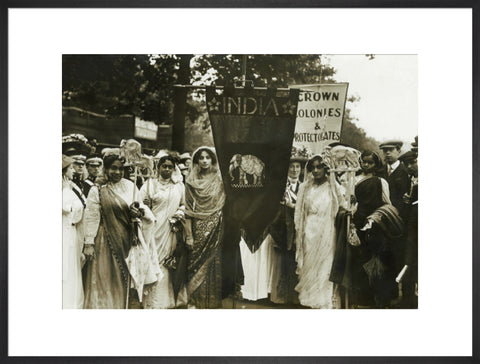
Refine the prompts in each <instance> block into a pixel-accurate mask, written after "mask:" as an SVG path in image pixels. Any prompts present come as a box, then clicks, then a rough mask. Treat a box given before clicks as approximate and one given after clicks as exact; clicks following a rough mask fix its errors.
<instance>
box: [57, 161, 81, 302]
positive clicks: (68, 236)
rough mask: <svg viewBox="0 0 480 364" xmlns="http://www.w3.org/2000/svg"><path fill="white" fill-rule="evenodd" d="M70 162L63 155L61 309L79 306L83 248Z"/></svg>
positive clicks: (79, 208)
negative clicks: (79, 233)
mask: <svg viewBox="0 0 480 364" xmlns="http://www.w3.org/2000/svg"><path fill="white" fill-rule="evenodd" d="M72 163H73V159H72V158H70V157H67V156H65V155H62V227H63V229H62V232H63V234H62V248H63V249H62V251H63V277H62V286H63V287H62V288H63V308H82V307H83V283H82V265H81V260H82V259H81V258H82V251H81V249H80V248H79V245H78V237H77V235H78V233H77V224H78V223H79V222H80V221H81V220H82V217H83V209H84V208H83V204H82V202H81V201H80V199H79V198H78V196H77V195H76V194H75V193H74V192H73V190H72V183H73V182H72V178H73V173H74V168H73V165H72Z"/></svg>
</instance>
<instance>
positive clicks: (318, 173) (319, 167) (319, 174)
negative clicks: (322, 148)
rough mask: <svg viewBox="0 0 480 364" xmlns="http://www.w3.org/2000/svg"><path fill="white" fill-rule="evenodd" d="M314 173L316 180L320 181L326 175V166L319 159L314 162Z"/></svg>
mask: <svg viewBox="0 0 480 364" xmlns="http://www.w3.org/2000/svg"><path fill="white" fill-rule="evenodd" d="M312 174H313V178H314V179H315V180H316V181H320V180H322V179H323V178H324V177H325V167H324V166H323V164H322V163H321V162H320V161H319V160H318V159H317V160H315V161H314V162H313V164H312Z"/></svg>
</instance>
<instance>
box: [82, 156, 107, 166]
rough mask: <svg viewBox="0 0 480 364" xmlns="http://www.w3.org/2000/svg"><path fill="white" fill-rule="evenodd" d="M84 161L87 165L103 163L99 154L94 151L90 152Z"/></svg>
mask: <svg viewBox="0 0 480 364" xmlns="http://www.w3.org/2000/svg"><path fill="white" fill-rule="evenodd" d="M85 163H86V164H87V166H101V165H102V164H103V160H102V158H101V157H100V155H99V154H96V153H95V154H90V155H89V156H88V158H87V160H86V161H85Z"/></svg>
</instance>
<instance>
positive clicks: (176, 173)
mask: <svg viewBox="0 0 480 364" xmlns="http://www.w3.org/2000/svg"><path fill="white" fill-rule="evenodd" d="M167 156H170V157H172V158H173V159H174V160H175V161H174V164H175V169H174V170H173V172H172V177H170V178H171V180H172V182H173V183H178V182H183V176H182V172H181V171H180V168H179V167H178V165H177V163H176V159H177V158H176V156H175V155H174V154H173V152H171V151H169V150H167V149H162V150H160V151H159V152H158V153H157V155H156V156H155V157H154V159H155V160H156V161H157V163H158V162H160V159H162V158H163V157H167ZM159 167H160V166H159V165H158V166H157V169H158V168H159ZM158 178H160V174H159V175H158Z"/></svg>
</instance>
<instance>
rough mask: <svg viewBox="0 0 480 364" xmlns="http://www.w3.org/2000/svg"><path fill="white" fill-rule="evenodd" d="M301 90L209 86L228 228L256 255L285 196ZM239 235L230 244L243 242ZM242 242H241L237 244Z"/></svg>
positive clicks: (208, 98)
mask: <svg viewBox="0 0 480 364" xmlns="http://www.w3.org/2000/svg"><path fill="white" fill-rule="evenodd" d="M298 94H299V90H295V89H291V90H290V91H277V90H276V89H267V90H257V89H253V88H242V89H234V88H230V89H224V90H223V91H220V90H216V89H215V88H214V87H208V88H207V108H208V114H209V117H210V122H211V125H212V133H213V139H214V142H215V148H216V152H217V157H218V161H219V166H220V170H221V172H222V178H223V183H224V186H225V192H226V194H227V203H226V207H227V209H226V211H227V213H226V216H225V219H226V220H229V221H226V224H227V225H229V226H230V227H232V224H233V226H234V227H233V229H234V230H237V229H238V231H241V232H242V236H243V238H244V239H245V241H246V243H247V245H248V246H249V248H250V249H251V250H252V251H254V250H255V249H256V248H257V247H258V246H259V244H260V243H261V241H262V240H263V232H264V230H265V228H266V227H267V226H268V224H269V223H270V222H271V220H272V219H273V218H274V217H275V214H276V212H277V210H278V204H279V202H280V201H281V199H282V196H283V193H284V192H285V184H286V178H287V173H288V165H289V161H290V153H291V149H292V140H293V133H294V130H295V118H296V115H297V103H298ZM239 237H240V235H238V236H237V235H236V236H235V238H233V240H235V241H229V242H228V243H229V244H234V245H236V244H237V243H239ZM237 238H238V241H236V240H237Z"/></svg>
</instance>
